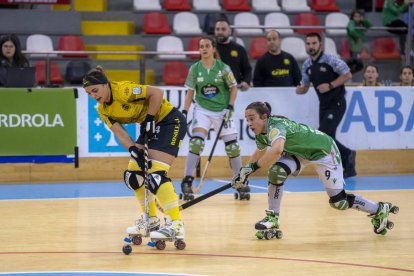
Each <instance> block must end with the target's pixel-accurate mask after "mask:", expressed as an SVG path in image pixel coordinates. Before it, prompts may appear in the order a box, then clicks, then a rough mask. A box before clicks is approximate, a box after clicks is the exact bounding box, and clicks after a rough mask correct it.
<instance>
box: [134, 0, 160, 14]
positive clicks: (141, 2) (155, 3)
mask: <svg viewBox="0 0 414 276" xmlns="http://www.w3.org/2000/svg"><path fill="white" fill-rule="evenodd" d="M134 10H135V11H161V10H162V7H161V4H160V0H151V1H148V0H134Z"/></svg>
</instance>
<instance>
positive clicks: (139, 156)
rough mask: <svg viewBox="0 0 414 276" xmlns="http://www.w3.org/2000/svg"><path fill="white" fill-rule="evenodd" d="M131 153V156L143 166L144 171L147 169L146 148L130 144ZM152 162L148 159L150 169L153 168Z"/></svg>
mask: <svg viewBox="0 0 414 276" xmlns="http://www.w3.org/2000/svg"><path fill="white" fill-rule="evenodd" d="M128 151H129V153H130V154H131V158H132V159H134V160H135V162H137V164H138V166H139V167H140V168H141V170H142V171H144V169H145V157H144V150H143V149H139V148H137V147H136V146H130V147H129V149H128ZM151 167H152V163H151V161H148V169H151Z"/></svg>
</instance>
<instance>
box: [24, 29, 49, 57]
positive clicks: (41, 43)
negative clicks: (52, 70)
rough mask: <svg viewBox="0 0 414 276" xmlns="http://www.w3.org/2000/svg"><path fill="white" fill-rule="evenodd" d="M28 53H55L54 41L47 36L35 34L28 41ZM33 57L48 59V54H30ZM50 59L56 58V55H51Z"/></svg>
mask: <svg viewBox="0 0 414 276" xmlns="http://www.w3.org/2000/svg"><path fill="white" fill-rule="evenodd" d="M26 51H28V52H51V51H53V42H52V39H51V38H50V37H49V36H47V35H42V34H33V35H29V36H28V37H27V40H26ZM30 56H31V57H46V56H47V54H30ZM49 57H56V54H49Z"/></svg>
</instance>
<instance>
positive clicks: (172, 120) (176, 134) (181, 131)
mask: <svg viewBox="0 0 414 276" xmlns="http://www.w3.org/2000/svg"><path fill="white" fill-rule="evenodd" d="M186 133H187V120H186V119H185V117H184V116H183V114H182V113H181V112H180V111H178V109H176V108H175V107H174V108H173V109H172V110H171V112H170V113H168V115H167V116H166V117H165V118H164V119H163V120H162V121H160V122H158V123H157V124H156V125H155V135H154V136H153V137H152V138H151V139H150V140H149V141H148V148H149V149H153V150H158V151H162V152H165V153H168V154H171V155H173V156H175V157H177V155H178V150H179V149H180V146H181V143H182V142H183V139H184V137H185V134H186ZM136 143H137V144H141V145H143V144H144V141H143V137H142V136H141V135H140V136H139V137H138V140H137V141H136Z"/></svg>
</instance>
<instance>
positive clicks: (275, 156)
mask: <svg viewBox="0 0 414 276" xmlns="http://www.w3.org/2000/svg"><path fill="white" fill-rule="evenodd" d="M245 118H246V120H247V124H248V126H249V128H250V129H251V130H252V131H253V132H254V134H255V137H256V145H257V150H256V151H255V152H254V154H253V155H252V157H251V158H250V160H249V164H248V165H246V166H243V167H242V168H241V169H240V173H239V175H237V176H236V177H235V178H234V179H233V181H232V184H233V187H234V188H236V189H237V188H240V187H242V186H243V185H244V183H245V182H246V181H247V178H248V176H249V175H250V174H252V173H254V172H255V171H256V170H257V169H259V168H261V167H262V168H268V181H269V185H268V206H269V209H268V210H266V217H265V218H264V219H262V220H261V221H259V222H258V223H256V225H255V228H256V230H258V232H257V233H256V236H257V237H258V238H259V239H262V238H266V239H270V238H272V237H273V236H276V237H277V238H280V237H281V232H280V230H279V212H280V204H281V200H282V197H283V184H284V182H285V180H286V179H287V178H288V177H289V175H293V176H296V175H298V174H299V172H300V170H301V168H302V167H303V166H305V165H313V166H314V168H315V170H316V172H317V173H318V175H319V178H320V179H321V181H322V182H323V184H324V186H325V190H326V192H327V194H328V196H329V205H330V206H331V207H332V208H334V209H337V210H346V209H349V208H352V209H356V210H361V211H363V212H366V213H368V214H369V217H371V223H372V224H373V226H374V232H375V233H376V234H382V235H385V234H386V232H387V229H391V228H392V227H393V223H392V222H391V221H389V220H388V216H389V213H390V212H392V213H397V212H398V207H397V206H392V204H391V203H387V202H373V201H370V200H368V199H366V198H363V197H362V196H359V195H356V194H350V193H347V192H346V191H345V190H344V186H345V182H344V179H343V171H342V170H343V168H342V164H341V157H340V156H341V155H340V153H339V151H338V148H337V147H336V144H335V142H334V141H333V139H332V138H331V137H329V136H328V135H326V134H325V133H323V132H321V131H319V130H316V129H313V128H311V127H309V126H307V125H305V124H299V123H296V122H294V121H291V120H289V119H287V118H286V117H282V116H274V115H271V106H270V105H269V103H267V102H253V103H251V104H249V105H248V106H247V107H246V110H245Z"/></svg>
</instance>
